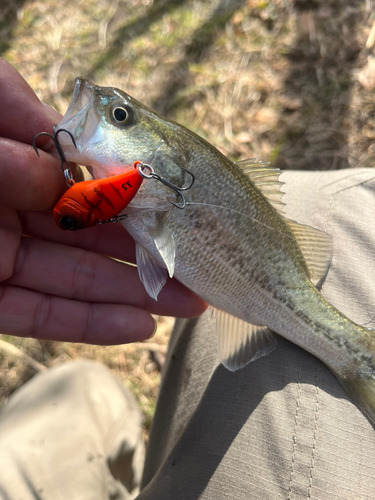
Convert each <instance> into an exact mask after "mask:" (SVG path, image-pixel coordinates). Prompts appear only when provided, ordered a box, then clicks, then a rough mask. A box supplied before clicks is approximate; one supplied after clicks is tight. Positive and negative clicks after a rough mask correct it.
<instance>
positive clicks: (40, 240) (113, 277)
mask: <svg viewBox="0 0 375 500" xmlns="http://www.w3.org/2000/svg"><path fill="white" fill-rule="evenodd" d="M0 109H1V110H2V113H1V116H0V249H1V252H0V332H1V333H8V334H11V335H18V336H29V337H36V338H39V339H51V340H64V341H72V342H87V343H96V344H116V343H125V342H132V341H139V340H143V339H145V338H148V337H150V336H151V335H152V333H153V332H154V329H155V322H154V319H153V318H152V316H151V315H150V313H155V314H160V315H172V316H181V317H194V316H197V315H199V314H201V313H202V312H203V311H204V309H205V308H206V304H205V303H204V302H203V301H202V300H201V299H199V298H198V297H196V296H195V295H194V294H193V293H192V292H191V291H189V290H188V289H186V288H185V287H184V286H183V285H181V284H180V283H179V282H177V281H176V280H174V279H172V280H169V281H168V283H167V284H166V286H165V287H164V289H163V290H162V291H161V293H160V294H159V300H158V302H155V301H154V300H152V299H151V298H149V297H148V295H147V293H146V292H145V290H144V288H143V285H142V284H141V282H140V281H139V279H138V273H137V269H136V268H135V267H134V266H130V265H125V264H123V263H120V262H117V261H115V260H113V259H110V258H108V257H107V256H110V257H113V258H116V259H120V260H125V261H127V262H132V263H134V262H135V246H134V241H133V239H132V238H131V237H130V235H129V234H128V233H127V232H126V231H125V229H124V228H123V227H122V226H120V225H115V224H106V225H104V226H98V227H94V228H92V229H87V230H83V231H78V232H66V231H61V230H60V229H58V228H57V227H56V225H55V222H54V220H53V217H52V213H51V209H52V208H53V206H54V205H55V203H56V202H57V200H58V199H59V197H60V196H61V195H62V194H63V192H64V191H65V190H66V189H67V188H66V184H65V180H64V176H63V174H62V172H61V169H60V160H59V159H57V158H55V157H54V156H52V155H51V154H49V153H48V152H46V151H43V150H40V151H39V153H40V157H39V158H38V157H37V156H36V154H35V151H34V149H33V148H32V146H31V143H32V139H33V137H34V135H35V134H37V133H38V132H43V131H47V132H50V133H51V131H52V125H53V123H58V122H59V121H60V119H61V117H60V115H59V114H58V113H57V112H56V111H54V110H52V109H51V108H49V107H48V106H46V105H44V104H42V103H41V102H40V101H39V99H38V98H37V97H36V95H35V94H34V92H33V91H32V89H31V88H30V87H29V85H28V84H27V83H26V82H25V80H23V78H22V77H21V76H20V75H19V73H18V72H17V71H16V70H15V69H14V68H13V67H12V66H10V65H9V64H8V63H7V62H6V61H4V60H2V59H0ZM43 140H44V141H48V139H46V138H44V137H43V138H42V137H41V138H40V139H38V145H39V144H40V143H42V144H43Z"/></svg>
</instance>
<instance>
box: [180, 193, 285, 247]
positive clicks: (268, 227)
mask: <svg viewBox="0 0 375 500" xmlns="http://www.w3.org/2000/svg"><path fill="white" fill-rule="evenodd" d="M186 205H202V206H205V207H213V208H221V209H223V210H230V211H231V212H235V213H237V214H239V215H243V216H244V217H247V218H248V219H250V220H252V221H253V222H257V223H258V224H260V225H261V226H264V227H266V228H267V229H270V230H271V231H274V232H276V233H279V234H281V235H283V236H286V237H287V238H289V239H291V240H294V239H295V238H294V237H293V236H289V234H286V233H283V232H282V231H279V230H278V229H275V228H274V227H271V226H268V225H267V224H265V223H264V222H261V221H260V220H258V219H255V218H254V217H251V215H248V214H244V213H243V212H240V211H238V210H236V209H234V208H231V207H223V206H222V205H212V204H210V203H197V202H194V201H187V202H186Z"/></svg>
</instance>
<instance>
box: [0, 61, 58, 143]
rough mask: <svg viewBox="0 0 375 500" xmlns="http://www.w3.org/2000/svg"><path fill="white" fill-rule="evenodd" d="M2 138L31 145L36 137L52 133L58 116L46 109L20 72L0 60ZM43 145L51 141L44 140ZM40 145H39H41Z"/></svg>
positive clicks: (0, 125) (42, 140)
mask: <svg viewBox="0 0 375 500" xmlns="http://www.w3.org/2000/svg"><path fill="white" fill-rule="evenodd" d="M0 109H1V114H0V136H2V137H7V138H9V139H14V140H17V141H20V142H23V143H26V144H31V141H32V140H33V137H34V135H35V134H37V133H39V132H44V131H46V132H49V133H51V132H52V125H53V124H54V123H59V120H58V116H59V115H58V114H56V113H57V112H55V111H51V110H50V109H48V107H46V106H43V104H42V103H41V102H40V100H39V99H38V97H37V96H36V95H35V93H34V91H33V90H32V88H31V87H30V86H29V84H28V83H27V82H26V81H25V80H24V79H23V78H22V76H21V75H20V74H19V73H18V71H17V70H16V69H14V68H13V67H12V66H11V65H10V64H9V63H8V62H7V61H5V60H4V59H1V58H0ZM40 141H41V142H40V144H43V142H46V141H48V139H46V138H40ZM38 144H39V143H38Z"/></svg>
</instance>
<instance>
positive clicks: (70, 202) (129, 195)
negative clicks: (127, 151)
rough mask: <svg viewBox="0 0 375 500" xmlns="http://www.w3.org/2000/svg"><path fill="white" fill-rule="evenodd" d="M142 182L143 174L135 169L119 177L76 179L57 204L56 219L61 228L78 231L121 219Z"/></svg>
mask: <svg viewBox="0 0 375 500" xmlns="http://www.w3.org/2000/svg"><path fill="white" fill-rule="evenodd" d="M136 166H137V162H136V163H135V165H134V167H136ZM142 181H143V177H142V176H141V175H140V173H139V171H138V170H137V168H134V169H133V170H128V171H127V172H125V173H122V174H118V175H116V176H111V177H106V178H103V179H94V180H88V181H82V182H76V183H75V184H73V185H72V186H71V187H70V188H69V189H68V190H67V191H66V192H65V193H64V194H63V196H62V197H61V198H60V200H59V201H58V202H57V203H56V205H55V207H54V209H53V212H52V213H53V217H54V219H55V222H56V224H57V226H58V227H59V228H60V229H64V230H69V231H77V230H79V229H87V228H89V227H93V226H95V225H96V224H97V223H101V224H103V223H105V222H107V221H117V220H118V219H117V216H118V214H119V213H120V212H123V210H124V209H125V207H126V206H127V205H128V204H129V203H130V202H131V200H132V199H133V198H134V196H135V195H136V193H137V191H138V189H139V188H140V186H141V184H142Z"/></svg>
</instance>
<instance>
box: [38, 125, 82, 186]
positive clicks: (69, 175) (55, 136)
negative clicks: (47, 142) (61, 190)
mask: <svg viewBox="0 0 375 500" xmlns="http://www.w3.org/2000/svg"><path fill="white" fill-rule="evenodd" d="M56 128H57V125H54V126H53V127H52V131H53V135H51V134H49V133H48V132H39V134H36V135H35V136H34V138H33V142H32V146H33V148H34V149H35V152H36V154H37V155H38V156H39V153H38V149H37V147H36V146H35V141H36V139H37V138H38V137H40V136H41V135H46V136H47V137H49V138H50V139H51V140H52V142H53V143H54V145H55V148H56V150H57V152H58V154H59V156H60V160H61V170H62V171H63V173H64V177H65V181H66V183H67V185H68V187H70V186H73V184H75V180H74V179H73V175H72V171H71V165H70V163H69V162H68V160H67V159H66V157H65V154H64V151H63V150H62V147H61V144H60V142H59V137H58V136H59V134H60V132H65V133H67V134H68V135H69V137H70V138H71V139H72V142H73V144H74V147H75V148H76V149H77V144H76V141H75V139H74V136H73V134H72V133H71V132H69V130H66V129H65V128H60V129H59V130H58V131H57V132H56ZM64 164H66V165H68V168H64Z"/></svg>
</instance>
